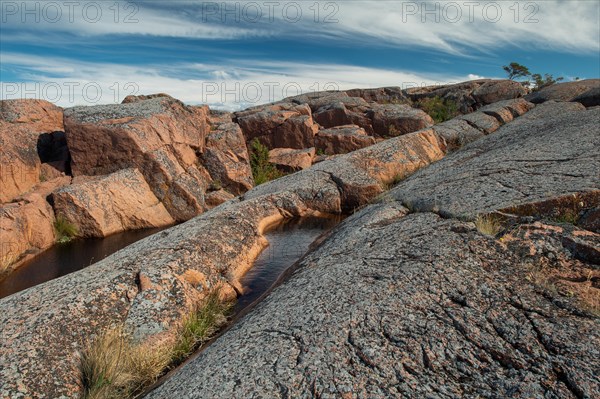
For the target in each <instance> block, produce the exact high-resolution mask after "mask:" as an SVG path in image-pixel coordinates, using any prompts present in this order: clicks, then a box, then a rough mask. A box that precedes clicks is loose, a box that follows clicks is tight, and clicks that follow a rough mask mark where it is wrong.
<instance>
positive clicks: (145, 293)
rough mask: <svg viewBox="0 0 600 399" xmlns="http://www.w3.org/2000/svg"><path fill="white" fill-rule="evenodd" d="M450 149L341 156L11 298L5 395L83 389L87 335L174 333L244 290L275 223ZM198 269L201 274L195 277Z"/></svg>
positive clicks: (312, 211)
mask: <svg viewBox="0 0 600 399" xmlns="http://www.w3.org/2000/svg"><path fill="white" fill-rule="evenodd" d="M443 155H444V149H443V141H442V140H440V139H438V138H437V136H436V135H435V133H434V132H433V131H424V132H418V133H411V134H407V135H404V136H400V137H397V138H394V139H390V140H387V141H385V142H382V143H378V144H376V145H373V146H371V147H368V148H364V149H362V150H359V151H356V152H353V153H350V154H347V155H340V156H339V157H337V158H335V159H333V160H330V161H324V162H321V163H319V164H318V165H316V166H314V167H312V168H310V169H307V170H303V171H300V172H298V173H294V174H291V175H288V176H285V177H284V178H280V179H277V180H275V181H272V182H269V183H265V184H262V185H260V186H258V187H255V188H254V189H252V190H250V191H248V192H247V193H246V194H245V195H244V196H243V197H240V198H238V199H232V200H230V201H228V202H227V203H224V204H222V205H220V206H218V207H216V208H214V209H212V210H211V211H209V212H206V213H204V214H203V215H200V216H198V217H196V218H193V219H191V220H189V221H188V222H186V223H183V224H181V225H178V226H176V227H173V228H170V229H168V230H165V231H163V232H161V233H158V234H156V235H154V236H151V237H149V238H146V239H144V240H141V241H139V242H136V243H135V244H133V245H131V246H129V247H127V248H126V249H124V250H122V251H120V252H118V253H115V254H113V255H111V256H109V257H107V258H105V259H103V260H102V261H100V262H98V263H96V264H94V265H91V266H89V267H88V268H86V269H83V270H81V271H78V272H75V273H72V274H69V275H67V276H64V277H63V278H61V279H56V280H51V281H48V282H46V283H44V284H42V285H39V286H36V287H35V289H31V290H25V291H22V292H19V293H16V294H14V295H11V296H9V297H6V298H3V299H1V300H0V309H2V312H0V325H2V330H1V333H0V334H1V336H0V338H1V339H0V347H1V348H2V349H1V350H0V364H1V365H2V367H0V378H2V380H3V381H6V382H5V383H4V384H3V386H2V388H1V390H0V395H2V396H9V397H10V396H14V395H18V392H19V390H20V389H22V388H21V387H24V388H23V389H24V390H25V392H24V395H29V396H39V395H41V394H42V393H43V394H45V395H48V396H52V397H58V396H61V395H65V396H73V395H75V394H76V393H77V392H79V389H80V388H79V386H78V381H77V375H76V373H74V372H73V369H74V367H76V363H77V355H76V352H77V350H78V349H80V345H81V342H83V341H84V338H85V337H89V336H91V335H92V334H96V333H97V332H98V331H102V330H104V329H106V328H108V326H110V325H114V324H119V323H123V324H125V325H126V326H127V328H131V330H132V331H134V334H135V337H136V338H138V339H150V338H152V339H155V340H160V339H167V337H168V336H169V334H171V333H172V332H173V330H174V328H175V326H176V325H177V323H178V321H179V320H180V319H181V318H182V315H184V314H186V313H187V312H188V310H189V309H190V307H191V306H192V305H193V304H194V303H197V301H198V300H200V299H202V298H203V297H204V296H205V295H206V293H207V292H209V291H210V290H211V289H212V288H213V287H215V286H221V287H223V290H224V292H225V293H228V295H231V296H235V295H236V292H240V291H241V286H240V283H239V278H240V277H241V276H242V275H243V274H244V273H245V272H246V270H247V269H248V268H249V267H251V265H252V262H253V260H254V259H255V257H256V256H257V255H258V253H259V252H260V251H261V250H262V249H263V248H264V247H265V245H267V243H266V240H265V238H264V237H263V232H264V231H265V229H266V228H267V227H268V226H269V225H270V224H272V223H274V222H276V221H280V220H282V219H284V218H288V217H291V216H305V215H321V214H324V213H326V214H339V213H341V212H342V210H350V209H353V208H356V207H357V206H360V205H364V204H365V203H366V202H367V201H370V200H372V199H373V198H374V197H375V196H376V195H378V194H379V193H381V192H382V191H383V190H384V186H385V184H388V183H391V182H392V181H393V179H394V178H395V176H397V175H399V174H400V175H408V174H410V173H412V172H414V171H415V170H417V169H418V168H420V167H424V166H427V165H428V164H430V163H431V162H434V161H436V160H438V159H440V158H441V157H442V156H443ZM215 192H218V191H215ZM190 274H193V275H194V276H196V277H198V276H200V277H201V278H196V277H195V278H194V279H187V278H186V276H188V275H190ZM140 281H144V282H145V283H144V284H143V285H140V284H139V282H140ZM75 286H76V287H78V289H77V290H73V289H72V287H75ZM90 309H93V311H91V310H90ZM50 365H51V366H50Z"/></svg>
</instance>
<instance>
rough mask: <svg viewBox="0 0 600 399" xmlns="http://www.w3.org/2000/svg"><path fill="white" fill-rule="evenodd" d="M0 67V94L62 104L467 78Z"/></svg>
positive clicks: (344, 68) (221, 99) (236, 101)
mask: <svg viewBox="0 0 600 399" xmlns="http://www.w3.org/2000/svg"><path fill="white" fill-rule="evenodd" d="M3 64H4V66H5V67H15V68H18V70H19V71H20V76H21V80H20V81H18V82H3V83H2V86H1V91H2V92H1V98H2V99H10V98H42V99H46V100H49V101H51V102H54V103H56V104H58V105H61V106H64V107H68V106H74V105H94V104H103V103H115V102H120V101H121V100H122V99H123V98H124V97H125V96H126V95H128V94H150V93H159V92H164V93H168V94H170V95H172V96H173V97H176V98H179V99H180V100H182V101H184V102H186V103H190V104H200V103H207V104H209V105H211V107H213V108H220V109H228V110H235V109H241V108H245V107H247V106H251V105H258V104H263V103H267V102H271V101H276V100H280V99H281V98H283V97H287V96H293V95H296V94H299V93H305V92H311V91H320V90H344V89H350V88H357V87H382V86H400V87H404V88H406V87H414V86H424V85H431V84H442V83H449V82H459V81H463V80H468V79H469V76H451V75H425V74H420V73H417V72H412V71H394V70H386V69H378V68H366V67H357V66H351V65H333V64H310V63H305V64H299V63H292V62H265V61H256V60H245V61H242V62H240V61H236V65H226V64H222V65H209V64H180V65H170V66H169V68H167V69H165V68H163V66H161V65H157V66H154V67H153V66H144V67H137V66H130V65H118V64H107V63H87V62H81V61H71V60H66V59H60V58H48V57H38V56H32V55H22V54H14V53H9V54H3ZM239 65H244V67H240V66H239ZM165 70H168V71H169V73H170V74H169V75H167V74H165V72H164V71H165ZM60 71H65V73H64V74H59V73H58V72H60ZM190 71H195V73H196V74H197V75H198V78H194V79H190V78H185V77H182V76H189V75H190V74H189V72H190ZM25 82H27V83H25Z"/></svg>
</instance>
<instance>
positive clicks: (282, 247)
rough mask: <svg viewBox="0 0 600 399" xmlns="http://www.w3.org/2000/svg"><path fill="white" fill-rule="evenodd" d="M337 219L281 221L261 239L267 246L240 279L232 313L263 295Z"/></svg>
mask: <svg viewBox="0 0 600 399" xmlns="http://www.w3.org/2000/svg"><path fill="white" fill-rule="evenodd" d="M340 220H341V219H340V218H317V217H306V218H296V219H290V220H287V221H285V222H284V223H282V224H280V225H278V226H277V227H275V228H274V229H273V230H270V231H268V232H267V233H266V234H265V236H266V238H267V240H268V241H269V246H268V247H267V248H265V250H264V251H263V252H262V253H261V254H260V256H259V257H258V259H257V260H256V261H255V262H254V266H253V267H252V268H251V269H250V270H249V271H248V272H247V273H246V274H245V275H244V277H242V279H241V283H242V286H243V287H244V295H242V296H240V297H239V298H238V301H237V303H236V306H235V309H234V313H237V312H238V311H240V310H241V309H244V308H245V307H246V306H248V305H249V304H251V303H252V302H254V301H255V300H256V299H258V298H259V297H260V296H261V295H262V294H264V293H265V292H266V291H267V290H268V289H269V288H270V287H271V286H272V285H273V284H274V283H275V282H276V281H277V279H278V278H279V276H281V275H282V274H283V273H284V272H285V271H286V270H287V269H288V268H289V267H290V266H292V265H293V264H294V263H295V262H296V261H297V260H298V259H300V258H301V257H302V256H303V255H304V254H305V253H306V252H307V251H308V248H309V246H310V244H311V243H313V242H314V241H315V240H316V239H317V237H319V236H320V235H321V234H323V233H324V232H326V231H328V230H330V229H332V228H333V227H335V226H336V225H337V224H338V223H339V222H340Z"/></svg>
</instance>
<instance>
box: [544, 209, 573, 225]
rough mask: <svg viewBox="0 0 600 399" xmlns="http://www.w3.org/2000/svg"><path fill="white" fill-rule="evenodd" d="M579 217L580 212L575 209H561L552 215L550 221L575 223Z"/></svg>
mask: <svg viewBox="0 0 600 399" xmlns="http://www.w3.org/2000/svg"><path fill="white" fill-rule="evenodd" d="M579 219H580V212H579V211H578V210H577V209H562V210H560V212H558V214H556V215H554V216H552V217H551V218H550V221H552V222H556V223H568V224H573V225H576V224H577V222H579Z"/></svg>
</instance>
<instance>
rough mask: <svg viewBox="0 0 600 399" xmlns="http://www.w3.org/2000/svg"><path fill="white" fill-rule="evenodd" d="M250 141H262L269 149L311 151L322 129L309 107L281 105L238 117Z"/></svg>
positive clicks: (272, 105)
mask: <svg viewBox="0 0 600 399" xmlns="http://www.w3.org/2000/svg"><path fill="white" fill-rule="evenodd" d="M235 119H236V122H237V123H238V124H239V125H240V127H241V128H242V132H243V133H244V137H245V138H246V141H247V142H250V141H252V140H254V139H258V140H259V141H260V142H261V143H262V144H264V145H266V146H267V147H268V148H270V149H273V148H297V149H302V148H308V147H312V146H314V136H315V134H316V133H317V130H318V129H319V128H318V126H317V125H316V124H315V123H314V121H313V119H312V114H311V110H310V107H309V106H308V105H306V104H303V105H298V104H293V103H277V104H271V105H266V106H260V107H255V108H251V109H249V110H245V111H241V112H238V113H236V114H235Z"/></svg>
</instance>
